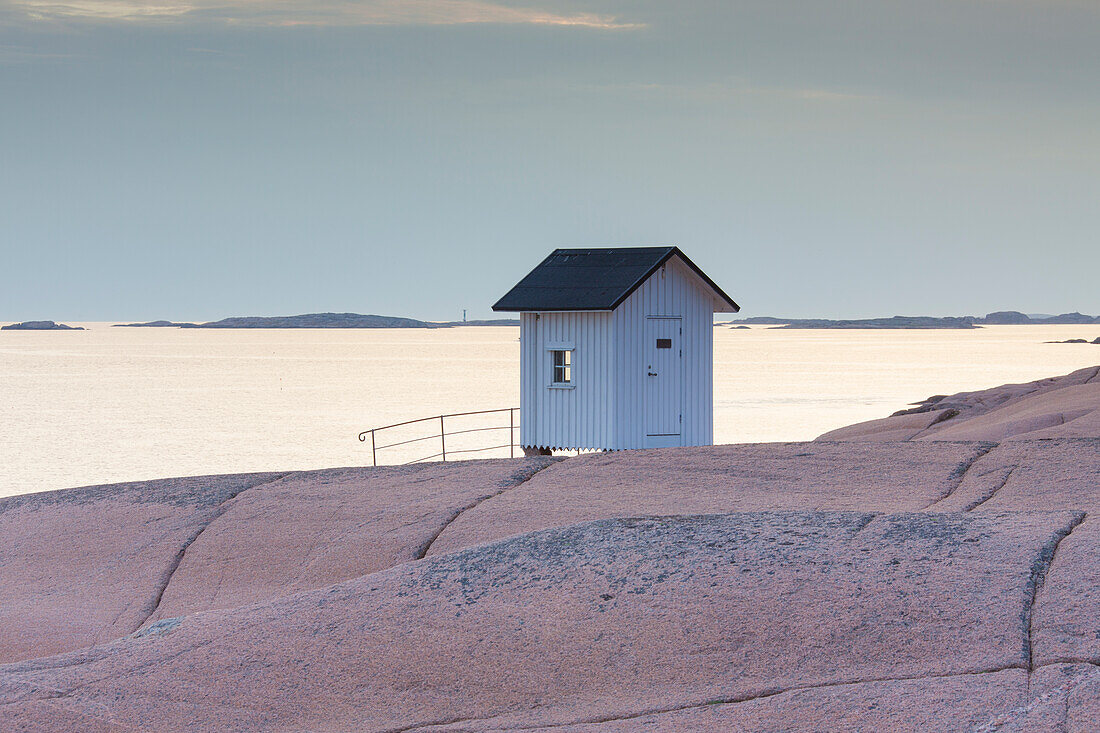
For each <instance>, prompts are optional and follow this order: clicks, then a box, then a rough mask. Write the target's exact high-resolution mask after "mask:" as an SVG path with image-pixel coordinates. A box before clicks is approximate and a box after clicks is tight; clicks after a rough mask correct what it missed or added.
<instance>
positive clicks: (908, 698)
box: [425, 669, 1027, 733]
mask: <svg viewBox="0 0 1100 733" xmlns="http://www.w3.org/2000/svg"><path fill="white" fill-rule="evenodd" d="M1026 691H1027V673H1026V672H1025V671H1024V670H1021V669H1008V670H1004V671H1001V672H991V673H988V674H973V675H959V676H957V677H941V678H932V679H918V680H897V681H879V682H862V683H856V684H850V685H832V686H828V687H820V688H814V689H804V690H793V691H791V692H783V693H780V694H778V695H769V696H766V697H761V698H756V699H753V700H747V701H744V702H735V703H719V702H713V703H710V704H707V705H701V706H698V707H693V708H688V709H685V710H676V711H670V712H665V713H654V714H652V715H642V716H639V717H631V718H627V719H625V720H612V721H607V722H602V723H580V724H577V725H565V726H555V727H552V728H543V727H540V728H534V729H531V730H534V731H542V732H544V733H550V731H553V732H554V733H628V732H633V731H639V730H641V731H646V732H647V733H704V732H706V731H714V732H715V733H726V732H728V731H736V732H737V733H775V732H776V731H784V733H800V732H801V733H820V731H825V730H827V731H829V733H865V732H866V731H936V732H937V733H952V732H954V731H958V733H962V732H963V731H972V730H973V729H974V727H975V726H977V725H980V724H982V723H984V722H986V721H988V720H989V718H990V716H991V715H1000V716H1005V715H1006V714H1008V713H1010V712H1011V711H1014V710H1015V709H1016V708H1017V707H1019V706H1022V705H1023V704H1024V703H1025V699H1026ZM494 730H501V728H497V727H495V726H494V725H493V723H492V721H486V722H473V723H468V724H467V723H458V724H455V725H448V726H439V727H432V728H427V729H425V731H426V732H427V731H432V732H433V733H434V732H438V733H443V732H444V731H446V733H460V732H461V733H465V732H469V733H482V732H483V731H494Z"/></svg>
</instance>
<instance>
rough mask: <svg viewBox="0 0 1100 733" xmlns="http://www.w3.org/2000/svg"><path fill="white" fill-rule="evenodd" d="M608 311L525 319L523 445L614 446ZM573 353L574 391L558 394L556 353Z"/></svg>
mask: <svg viewBox="0 0 1100 733" xmlns="http://www.w3.org/2000/svg"><path fill="white" fill-rule="evenodd" d="M611 322H612V314H611V313H607V312H588V311H585V312H577V313H539V314H535V313H523V314H521V315H520V341H521V348H520V370H521V373H522V376H521V379H520V406H521V407H522V411H521V413H520V442H521V444H522V445H525V446H535V447H539V448H554V449H558V450H566V449H587V448H592V449H599V448H610V447H613V446H614V440H615V435H614V427H615V426H614V409H613V401H614V398H615V390H614V382H615V379H614V375H613V371H612V370H613V369H614V365H615V358H614V348H615V343H614V342H615V339H614V334H613V333H612V328H611ZM561 344H568V345H570V346H571V347H572V348H573V365H572V373H573V384H574V388H573V389H556V388H551V387H550V386H549V385H550V383H551V382H552V381H553V374H552V369H551V361H550V359H551V356H550V350H551V349H552V348H554V346H556V345H561Z"/></svg>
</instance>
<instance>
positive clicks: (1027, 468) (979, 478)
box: [931, 438, 1100, 513]
mask: <svg viewBox="0 0 1100 733" xmlns="http://www.w3.org/2000/svg"><path fill="white" fill-rule="evenodd" d="M931 509H932V510H933V511H1033V510H1035V509H1042V510H1045V511H1057V510H1066V511H1072V510H1081V511H1085V512H1090V513H1092V512H1100V439H1097V438H1082V439H1072V438H1066V439H1051V440H1013V441H1008V442H1005V443H1001V444H1000V445H998V446H996V447H994V448H992V449H991V450H990V451H989V452H988V453H986V454H984V455H982V456H981V457H979V458H978V459H977V460H976V461H974V462H973V463H972V464H971V465H970V467H969V468H967V470H966V471H965V473H964V475H963V477H962V481H961V482H960V483H959V487H958V488H957V489H956V490H955V491H954V492H952V493H951V495H950V496H948V497H947V498H946V499H944V500H942V501H939V502H937V503H935V504H933V505H932V507H931Z"/></svg>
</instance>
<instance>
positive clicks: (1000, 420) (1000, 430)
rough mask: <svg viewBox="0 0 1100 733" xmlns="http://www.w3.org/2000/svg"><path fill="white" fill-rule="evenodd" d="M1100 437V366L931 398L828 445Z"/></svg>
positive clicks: (829, 436) (828, 437)
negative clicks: (886, 441) (875, 442)
mask: <svg viewBox="0 0 1100 733" xmlns="http://www.w3.org/2000/svg"><path fill="white" fill-rule="evenodd" d="M1038 438H1100V367H1088V368H1085V369H1079V370H1077V371H1075V372H1073V373H1072V374H1067V375H1064V376H1061V377H1052V378H1050V379H1040V380H1038V381H1035V382H1029V383H1027V384H1006V385H1002V386H1000V387H993V388H992V389H986V390H981V391H978V392H960V393H958V394H955V395H951V396H949V397H936V398H929V399H928V400H926V401H925V402H924V403H923V404H921V405H919V406H918V407H915V408H913V409H912V410H908V411H906V412H905V413H898V414H896V415H893V416H891V417H886V418H882V419H879V420H872V421H870V422H865V423H859V424H857V425H850V426H848V427H844V428H840V429H838V430H833V431H830V432H828V433H825V434H824V435H822V436H821V437H819V438H818V440H823V441H866V440H978V441H998V442H999V441H1002V440H1007V439H1038Z"/></svg>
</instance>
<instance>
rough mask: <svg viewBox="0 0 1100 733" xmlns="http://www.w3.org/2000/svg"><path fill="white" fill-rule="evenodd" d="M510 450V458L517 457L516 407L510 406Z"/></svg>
mask: <svg viewBox="0 0 1100 733" xmlns="http://www.w3.org/2000/svg"><path fill="white" fill-rule="evenodd" d="M508 452H509V454H510V455H509V457H510V458H515V457H516V408H514V407H509V408H508Z"/></svg>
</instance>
